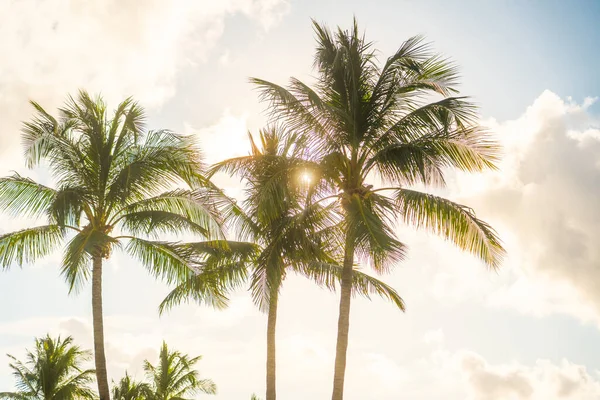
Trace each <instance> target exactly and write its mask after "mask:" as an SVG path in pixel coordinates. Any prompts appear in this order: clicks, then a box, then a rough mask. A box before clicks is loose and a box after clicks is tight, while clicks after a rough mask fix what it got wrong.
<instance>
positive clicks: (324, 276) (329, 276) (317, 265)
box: [296, 261, 405, 311]
mask: <svg viewBox="0 0 600 400" xmlns="http://www.w3.org/2000/svg"><path fill="white" fill-rule="evenodd" d="M342 270H343V268H342V266H340V265H338V264H331V263H326V262H319V261H314V262H311V263H306V264H302V265H300V266H299V267H298V268H296V272H298V273H300V274H302V275H304V276H306V277H308V278H309V279H311V280H313V281H314V282H317V283H318V284H319V285H321V286H324V287H326V288H328V289H329V290H336V287H337V285H338V284H339V282H340V281H341V279H342ZM352 293H353V294H355V295H361V296H364V297H366V298H367V299H370V298H371V296H372V295H377V296H379V297H381V298H383V299H386V300H388V301H391V302H392V303H394V304H395V305H396V306H397V307H398V308H399V309H400V310H402V311H404V309H405V304H404V300H402V297H400V295H399V294H398V292H397V291H396V290H395V289H394V288H392V287H391V286H389V285H387V284H386V283H384V282H382V281H380V280H379V279H377V278H375V277H373V276H371V275H368V274H365V273H364V272H362V271H360V270H358V269H354V270H353V272H352Z"/></svg>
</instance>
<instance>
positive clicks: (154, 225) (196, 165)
mask: <svg viewBox="0 0 600 400" xmlns="http://www.w3.org/2000/svg"><path fill="white" fill-rule="evenodd" d="M31 104H32V105H33V106H34V107H35V109H36V116H35V117H34V118H33V119H32V120H31V121H30V122H27V123H25V124H24V128H23V143H24V147H25V157H26V161H27V165H28V166H29V167H35V166H38V165H40V163H42V162H43V161H44V162H45V163H46V164H45V165H48V166H49V169H50V172H51V173H52V176H53V178H54V180H55V183H56V187H55V188H51V187H49V186H45V185H42V184H40V183H37V182H35V181H33V180H31V179H29V178H26V177H23V176H21V175H18V174H14V175H12V176H9V177H6V178H1V179H0V208H2V209H3V210H5V211H8V212H10V213H12V214H13V215H15V216H33V217H45V218H46V219H47V220H48V222H47V223H46V224H45V225H42V226H38V227H35V228H28V229H24V230H20V231H17V232H12V233H8V234H5V235H2V236H0V268H8V267H9V266H10V265H11V264H13V263H14V264H18V265H22V264H23V263H31V262H34V261H36V260H37V259H39V258H40V257H43V256H45V255H48V254H50V253H51V252H53V251H54V250H55V249H57V248H58V247H59V246H60V245H61V244H62V243H63V242H64V241H65V240H68V242H67V243H66V246H65V249H64V256H63V260H62V267H61V273H62V275H63V276H64V278H65V279H66V281H67V283H68V285H69V292H73V291H77V290H78V289H79V288H81V287H82V285H83V284H84V283H86V282H87V281H89V280H90V278H91V280H92V316H93V326H94V353H95V364H96V374H97V380H98V391H99V394H100V399H101V400H109V399H110V391H109V386H108V379H107V372H106V358H105V354H104V328H103V315H102V266H103V260H104V259H108V258H109V257H110V255H111V252H112V251H113V250H114V249H124V250H125V251H126V252H127V253H128V254H130V255H131V256H132V257H134V258H136V259H138V260H139V261H140V262H141V264H142V265H144V267H146V268H147V269H148V271H149V272H150V273H151V274H153V275H155V276H156V277H160V278H163V279H165V280H167V281H174V280H176V279H177V278H178V277H180V276H185V275H186V274H187V272H188V267H189V265H187V262H186V257H185V254H183V253H182V248H181V246H180V245H179V244H178V243H174V242H167V241H159V240H156V239H158V236H160V235H161V234H165V233H176V234H180V233H184V232H190V233H194V234H199V235H202V236H210V235H213V234H217V233H218V226H217V225H218V224H217V220H216V219H215V215H214V214H213V211H214V210H213V207H212V206H211V200H210V194H209V193H208V191H207V190H203V189H200V185H202V184H203V181H204V180H203V178H202V176H201V170H202V164H201V161H200V157H199V152H198V149H197V148H196V146H195V143H194V141H193V139H192V137H189V136H182V135H179V134H176V133H173V132H170V131H167V130H158V131H148V132H146V131H145V129H144V120H145V117H144V112H143V110H142V108H141V107H140V106H139V105H138V104H137V103H135V102H134V101H133V100H132V99H127V100H125V101H124V102H122V103H121V104H119V106H118V107H117V109H116V110H115V112H114V114H113V116H112V118H109V117H108V112H107V107H106V104H105V103H104V101H103V100H102V99H101V98H100V97H97V98H92V97H90V95H89V94H88V93H86V92H84V91H80V93H79V96H78V98H77V99H74V98H72V97H69V98H68V100H67V101H66V103H65V106H64V107H63V108H61V109H59V116H58V118H55V117H53V116H52V115H50V114H49V113H48V112H46V111H45V110H44V109H43V108H42V107H41V106H40V105H39V104H37V103H35V102H31ZM179 184H185V185H187V186H188V189H178V188H176V185H179ZM123 244H125V246H123Z"/></svg>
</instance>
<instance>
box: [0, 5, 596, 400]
mask: <svg viewBox="0 0 600 400" xmlns="http://www.w3.org/2000/svg"><path fill="white" fill-rule="evenodd" d="M353 15H355V16H356V17H357V19H358V21H359V24H360V26H361V27H362V28H364V29H365V30H366V35H367V38H369V39H370V40H372V41H374V42H376V47H377V48H379V49H380V50H381V58H382V59H384V58H385V57H386V56H387V55H389V54H390V53H391V52H393V51H394V50H395V49H396V48H397V47H398V46H399V45H400V44H401V42H402V41H403V40H405V39H407V38H408V37H410V36H412V35H415V34H424V35H426V37H427V38H428V39H429V40H430V41H432V42H433V46H434V48H435V49H436V50H437V51H439V52H442V53H443V54H445V55H447V56H449V57H451V58H452V59H453V60H455V61H456V63H457V64H458V65H459V66H460V67H461V75H462V82H463V84H462V86H461V88H462V92H463V94H466V95H469V96H473V98H474V100H475V101H476V102H477V103H478V104H479V105H480V107H481V114H482V121H483V123H485V124H486V125H487V126H489V127H490V128H491V129H492V130H493V131H494V132H495V133H496V134H497V135H498V138H499V140H500V141H501V142H502V143H503V144H504V145H505V148H506V157H505V162H504V163H503V165H502V169H501V170H500V171H499V172H495V173H486V174H484V175H481V176H478V177H466V176H462V175H456V176H453V178H452V179H451V182H450V185H449V188H448V189H447V191H446V192H445V194H446V195H448V196H450V197H451V198H453V199H456V200H460V201H464V202H465V203H467V204H469V205H473V206H474V207H475V208H476V209H477V210H478V212H479V214H478V215H481V216H482V218H484V219H486V220H489V221H490V222H491V223H492V224H493V225H494V226H496V227H497V228H498V230H499V231H500V233H501V234H502V237H503V239H504V240H505V241H506V243H507V248H508V249H509V254H510V255H509V257H508V259H507V261H506V263H505V265H504V266H503V268H502V269H501V270H500V271H499V272H498V273H490V272H488V271H486V270H485V268H484V267H483V266H482V265H480V264H479V263H478V262H477V261H476V260H473V259H472V258H471V257H469V256H466V255H463V254H461V253H460V252H458V251H456V250H454V249H452V248H451V247H450V246H449V245H447V244H445V243H443V242H442V241H440V240H438V239H436V238H433V237H431V236H428V235H426V234H423V233H413V232H412V231H411V230H409V229H405V228H401V229H400V230H399V235H400V237H401V238H402V240H404V241H405V242H406V243H408V244H409V246H410V249H411V252H410V258H409V260H408V261H406V262H404V263H403V264H401V265H399V266H397V268H396V269H395V271H394V272H393V273H392V274H390V275H389V276H385V277H384V279H385V280H386V281H387V282H389V283H390V284H392V285H393V286H394V287H396V288H397V289H398V290H399V291H400V293H401V294H402V295H403V297H404V299H405V300H406V301H407V304H408V311H407V313H406V314H401V313H399V312H398V311H397V310H395V309H394V308H393V307H392V306H391V305H389V304H384V303H383V302H382V301H380V300H374V301H372V302H369V301H367V300H364V299H357V300H356V301H355V302H354V303H353V311H352V325H351V333H350V335H351V343H350V353H349V363H350V366H349V370H348V374H349V375H348V376H349V381H348V393H347V398H348V399H349V400H358V399H368V400H371V399H373V400H380V399H381V400H386V399H389V400H391V399H397V398H398V396H399V394H401V395H402V396H404V397H405V398H407V399H422V400H433V399H439V398H447V399H450V400H463V399H469V400H483V399H486V400H496V399H503V400H504V399H516V400H524V399H534V400H538V399H539V400H541V399H544V400H548V399H549V400H558V399H583V400H588V399H597V398H600V374H599V372H598V371H600V361H598V360H600V346H597V343H600V331H599V327H600V288H598V287H597V284H596V282H600V250H598V249H596V245H595V244H596V243H597V240H596V238H597V237H598V236H597V235H598V234H600V228H598V227H599V226H600V211H599V210H598V209H597V203H598V200H599V199H600V167H599V165H600V131H599V127H600V123H599V118H598V115H599V114H600V112H599V111H600V109H599V107H598V103H597V102H595V100H594V99H593V98H594V97H595V96H600V78H599V75H598V65H599V58H598V57H600V56H599V54H598V51H597V43H600V30H599V29H597V21H598V20H599V19H600V3H598V2H596V1H587V2H586V1H569V2H566V1H528V2H524V1H516V0H515V1H508V0H506V1H494V2H492V1H487V2H482V1H452V2H448V1H431V0H429V1H419V2H417V1H376V2H359V1H345V2H342V1H302V2H300V1H290V2H285V1H283V0H239V1H238V0H232V1H227V2H223V3H218V2H217V3H213V2H210V1H200V2H194V1H182V2H179V3H176V4H171V2H168V1H162V0H153V1H152V2H150V3H149V6H148V7H146V8H144V9H138V8H137V5H136V3H135V1H125V2H119V1H116V0H115V1H106V2H98V3H94V4H89V5H85V6H79V7H76V6H75V5H74V4H71V3H70V2H69V1H66V0H64V1H63V0H56V1H49V0H46V1H36V0H25V1H23V2H21V3H19V4H17V3H12V2H2V1H0V35H2V36H3V37H5V38H7V39H8V40H5V41H4V42H2V43H0V51H1V52H2V54H5V55H6V57H3V59H2V60H0V72H2V73H0V88H2V90H1V91H0V93H1V94H0V173H2V174H6V173H8V171H9V170H13V169H17V170H18V171H20V172H23V173H26V174H28V175H29V176H32V177H35V178H39V179H42V180H44V179H47V178H46V174H45V173H44V172H43V171H27V170H25V169H24V168H22V166H23V162H22V159H21V155H20V149H19V142H18V128H19V122H20V121H22V120H25V119H27V118H28V117H29V115H30V110H29V109H28V107H27V104H26V101H27V100H28V99H29V98H33V99H35V100H38V101H40V102H41V103H42V104H44V105H46V106H47V107H48V108H50V109H52V108H53V107H56V106H58V105H59V104H60V102H61V101H62V100H63V99H64V96H65V95H66V94H67V93H69V92H72V91H74V90H76V89H77V88H78V87H84V88H89V89H90V90H94V91H101V92H102V93H103V94H104V95H105V96H106V97H107V98H108V99H109V100H110V101H111V102H112V104H115V103H116V101H118V100H119V99H121V98H123V97H125V96H128V95H133V96H135V97H136V98H138V99H140V101H141V102H142V104H143V105H145V106H146V108H147V111H148V114H149V125H150V127H153V128H158V127H163V128H170V129H174V130H177V131H182V132H186V133H190V134H195V135H197V136H198V138H199V140H200V141H201V143H202V145H203V148H204V150H205V154H206V157H207V160H208V161H217V160H219V159H221V158H224V157H230V156H234V155H240V154H244V153H245V152H246V151H247V142H246V130H247V129H250V130H256V129H258V128H260V127H261V126H262V125H263V124H264V123H265V117H264V114H263V113H262V110H263V109H264V106H263V105H261V104H259V103H258V101H257V97H256V93H255V92H253V90H252V87H251V86H250V85H249V84H248V83H247V80H248V77H249V76H257V77H261V78H265V79H268V80H272V81H275V82H278V83H285V81H286V80H287V78H288V77H290V76H296V77H299V78H301V79H306V80H309V81H310V76H311V73H312V71H311V65H312V51H313V46H314V42H313V34H312V30H311V24H310V18H311V17H312V18H315V19H316V20H318V21H321V22H326V23H327V24H329V25H330V26H335V25H342V26H348V25H349V24H350V22H351V19H352V16H353ZM53 23H56V26H57V28H56V29H53ZM109 51H110V52H109ZM99 53H100V54H103V56H101V57H98V54H99ZM106 54H112V56H108V55H106ZM220 179H221V180H220V182H219V183H220V184H221V185H223V186H224V187H225V188H226V189H227V190H229V191H230V192H231V193H233V194H235V193H236V192H239V190H240V187H239V183H238V182H237V181H235V180H233V179H225V178H220ZM0 222H1V224H0V233H2V232H5V231H9V230H12V229H17V228H18V227H21V226H27V224H33V223H36V221H20V220H11V219H9V218H8V217H7V216H0ZM59 262H60V255H59V254H57V255H53V256H51V257H49V258H48V259H46V260H44V261H43V262H40V263H38V264H37V265H36V266H27V267H25V268H23V269H22V270H19V269H17V268H13V269H12V270H11V271H9V272H3V273H1V274H0V293H2V297H1V299H2V302H0V354H4V353H7V352H10V353H11V354H15V355H19V354H22V351H23V348H24V347H26V346H29V345H31V343H32V338H33V337H34V336H40V335H43V334H45V333H46V332H48V331H50V332H53V333H62V334H72V335H74V337H75V339H76V340H77V341H78V342H79V343H82V345H84V346H88V347H91V331H90V305H89V303H90V301H89V299H90V296H89V288H88V289H86V290H84V291H83V292H82V293H80V294H79V295H78V296H76V297H73V296H68V295H67V293H66V292H67V289H66V285H65V284H64V283H63V282H62V280H61V278H60V277H59V276H58V264H59ZM167 290H168V288H166V287H165V286H164V285H163V284H161V283H158V282H154V281H153V280H152V278H150V277H149V276H148V275H147V274H146V273H145V271H143V269H142V268H141V267H140V266H139V265H136V263H135V262H132V261H131V260H128V259H127V258H125V257H123V256H119V255H117V256H116V257H115V258H114V259H113V260H112V261H111V262H110V263H109V267H108V268H107V272H106V276H105V293H106V294H105V312H106V315H107V334H106V335H107V343H108V346H107V348H108V350H107V351H108V357H109V369H110V370H109V373H110V375H111V376H112V377H114V378H115V379H116V378H118V377H119V376H121V375H122V374H123V372H124V370H125V369H127V370H129V371H131V372H133V373H134V374H135V375H137V376H138V377H141V368H140V366H141V360H143V359H144V358H150V359H152V357H155V356H156V351H157V350H158V346H159V344H160V342H161V341H162V339H166V340H167V341H168V342H169V343H170V344H171V345H172V346H174V347H177V348H179V349H181V350H184V351H189V352H191V353H194V354H203V355H204V359H203V361H202V363H201V364H200V369H201V371H202V373H203V375H205V376H207V377H211V378H213V379H214V380H215V381H216V382H217V385H218V387H219V395H218V396H216V398H217V399H223V400H235V399H239V398H249V395H250V394H251V393H252V392H257V393H262V391H263V382H264V376H263V364H264V331H265V325H266V317H265V316H264V315H262V314H260V313H259V312H258V311H257V310H256V309H255V308H254V307H253V306H252V304H251V302H250V299H249V297H248V295H247V294H246V293H245V292H243V291H240V292H239V293H237V294H236V295H235V297H234V299H233V302H232V307H231V309H230V310H228V311H225V312H215V311H211V310H209V309H206V308H202V307H197V306H195V305H190V306H184V307H181V308H179V309H177V310H174V311H173V312H172V313H170V314H169V315H167V316H164V317H162V318H159V317H158V316H157V310H156V309H157V305H158V303H159V302H160V300H161V299H162V297H164V295H165V294H166V293H167ZM281 301H282V304H281V307H280V310H281V314H280V319H279V333H278V335H279V336H278V340H279V342H278V345H279V348H280V363H279V392H280V396H281V397H282V398H285V399H289V400H296V399H298V400H299V399H306V398H323V396H325V397H326V396H328V395H329V392H330V384H329V382H330V380H331V379H330V378H331V377H330V374H331V370H332V368H331V367H332V365H333V348H334V347H333V346H334V340H335V325H336V313H337V296H336V295H335V294H331V293H326V292H323V291H321V290H319V289H316V288H314V287H312V285H311V284H310V283H307V282H304V281H303V280H301V279H299V278H294V279H291V280H290V281H288V282H286V286H285V287H284V292H283V296H282V300H281ZM7 363H8V362H7V359H5V358H3V357H1V356H0V391H2V390H5V389H9V388H10V387H11V385H12V378H11V377H10V376H9V375H8V369H7V368H6V364H7ZM298 377H302V379H298ZM404 397H403V398H404Z"/></svg>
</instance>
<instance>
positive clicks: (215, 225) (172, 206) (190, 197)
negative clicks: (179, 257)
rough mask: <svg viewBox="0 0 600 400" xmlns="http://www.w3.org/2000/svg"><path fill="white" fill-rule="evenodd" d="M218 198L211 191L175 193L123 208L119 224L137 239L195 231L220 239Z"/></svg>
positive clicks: (117, 219) (120, 211)
mask: <svg viewBox="0 0 600 400" xmlns="http://www.w3.org/2000/svg"><path fill="white" fill-rule="evenodd" d="M217 196H218V194H217V193H215V192H214V191H210V190H204V189H202V190H201V189H198V190H188V189H175V190H171V191H168V192H164V193H162V194H160V195H158V196H154V197H149V198H146V199H143V200H140V201H137V202H135V203H133V204H130V205H128V206H126V207H124V208H121V209H120V210H119V211H118V213H117V215H118V217H117V218H116V221H121V223H122V224H123V225H124V228H125V229H126V230H128V229H131V230H132V231H131V232H132V233H133V234H134V235H135V234H136V232H143V233H145V234H150V233H152V231H154V230H157V232H156V233H161V231H162V232H170V233H172V232H181V231H191V232H194V233H197V234H200V235H202V236H204V237H207V238H218V237H221V236H222V231H221V222H222V221H221V216H220V214H219V209H218V207H217V203H218V201H219V199H217ZM144 231H145V232H144Z"/></svg>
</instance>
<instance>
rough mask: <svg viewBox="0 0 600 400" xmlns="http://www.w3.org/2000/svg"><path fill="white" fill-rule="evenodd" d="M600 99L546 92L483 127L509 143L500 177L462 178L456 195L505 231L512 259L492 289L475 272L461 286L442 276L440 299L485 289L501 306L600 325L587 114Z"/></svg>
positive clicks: (599, 217) (598, 163)
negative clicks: (517, 113) (509, 117)
mask: <svg viewBox="0 0 600 400" xmlns="http://www.w3.org/2000/svg"><path fill="white" fill-rule="evenodd" d="M594 102H595V99H592V98H588V99H585V100H584V102H583V103H582V104H576V103H574V102H573V101H572V100H570V99H567V100H563V99H561V98H559V97H558V96H557V95H556V94H554V93H552V92H550V91H546V92H544V93H542V94H541V95H540V96H539V98H537V99H536V100H535V101H534V102H533V104H532V105H531V106H530V107H529V108H528V109H527V110H526V112H525V113H524V114H523V115H522V116H521V117H519V118H518V119H516V120H513V121H506V122H497V121H495V120H490V121H486V123H487V125H488V126H490V127H491V129H492V130H493V131H494V132H495V133H496V134H497V135H498V138H499V139H500V140H501V142H502V144H503V146H504V150H505V157H504V161H503V163H502V165H501V168H500V171H498V172H495V173H488V174H484V175H481V176H476V177H469V176H463V175H459V176H457V177H456V179H455V181H454V184H453V185H452V188H451V191H452V193H451V196H454V197H457V198H460V200H461V201H464V202H465V203H467V204H469V205H472V206H474V208H475V209H476V210H477V211H478V212H479V213H480V214H481V215H482V216H484V218H486V219H488V220H490V221H491V222H492V223H493V225H494V226H496V227H498V229H499V231H500V233H501V236H502V237H503V239H505V242H506V247H507V249H508V252H509V257H508V259H507V262H506V263H505V265H504V270H503V271H501V272H500V277H499V278H498V279H496V280H495V284H492V285H490V284H489V282H485V281H483V285H482V284H481V283H482V279H480V277H478V278H476V279H473V278H471V279H469V278H467V277H466V276H465V274H469V273H471V272H472V271H470V270H469V271H467V272H463V273H462V274H459V275H458V276H459V277H458V278H456V279H453V278H452V275H450V274H443V273H440V274H438V276H437V277H436V279H435V280H434V282H437V283H438V289H439V290H438V294H440V295H442V296H444V297H452V296H455V295H457V292H461V291H463V292H465V291H466V292H468V293H469V296H476V295H481V294H482V293H483V291H482V290H481V289H479V290H478V289H477V287H479V286H480V285H481V288H483V289H484V291H485V292H487V293H491V295H489V296H488V295H486V297H487V301H488V303H490V304H492V305H495V306H510V307H515V308H517V309H518V310H520V311H521V312H525V313H528V314H534V315H538V316H543V315H548V314H552V313H561V314H569V315H573V316H576V317H577V318H579V319H581V320H583V321H590V320H595V321H597V322H598V321H600V286H599V285H600V283H599V282H600V268H599V267H600V247H599V246H598V245H597V243H598V237H599V236H600V207H598V203H599V200H600V131H599V130H598V129H597V127H598V120H597V119H595V117H594V115H593V114H592V113H591V112H590V110H589V107H590V106H591V105H592V104H593V103H594ZM451 272H452V273H453V272H454V271H451ZM463 278H465V279H463ZM448 280H451V282H449V281H448ZM475 281H476V282H475ZM449 288H452V290H451V292H449V293H447V292H448V291H449V290H450V289H449ZM490 289H493V290H490ZM463 294H464V293H463ZM459 297H460V296H459Z"/></svg>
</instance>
